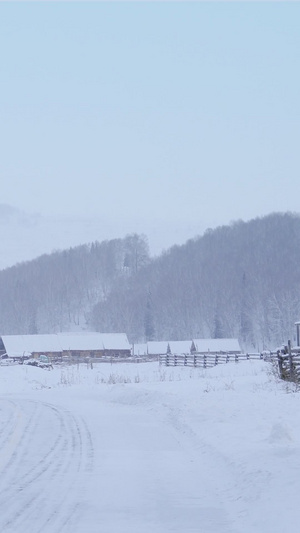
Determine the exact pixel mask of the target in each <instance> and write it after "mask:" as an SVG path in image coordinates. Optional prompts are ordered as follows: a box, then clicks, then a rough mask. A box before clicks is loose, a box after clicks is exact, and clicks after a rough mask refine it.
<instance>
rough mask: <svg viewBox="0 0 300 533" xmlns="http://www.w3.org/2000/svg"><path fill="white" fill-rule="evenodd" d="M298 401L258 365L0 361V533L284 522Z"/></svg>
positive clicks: (263, 529)
mask: <svg viewBox="0 0 300 533" xmlns="http://www.w3.org/2000/svg"><path fill="white" fill-rule="evenodd" d="M299 408H300V392H299V393H298V392H297V391H296V388H295V386H293V385H287V384H284V383H283V382H279V381H278V379H277V377H276V375H275V373H274V371H273V370H272V366H271V364H270V363H265V362H261V361H245V362H243V363H239V364H234V363H230V364H227V365H220V366H218V367H215V368H212V369H209V370H203V369H193V368H184V367H181V368H165V367H159V366H158V363H139V364H137V363H123V364H113V365H111V364H109V363H107V364H98V365H95V366H94V368H93V369H91V368H88V367H87V365H84V364H82V365H80V366H78V367H77V366H74V367H67V368H55V369H54V370H53V371H47V370H42V369H39V368H35V367H29V366H20V365H15V366H1V367H0V509H1V513H0V531H1V533H27V532H28V533H60V532H63V533H71V532H72V533H166V532H178V533H179V532H180V533H188V532H198V533H202V532H203V533H211V532H213V533H283V532H284V531H298V521H299V520H298V518H299V511H298V505H299V503H298V502H299V494H300V417H299V416H298V409H299Z"/></svg>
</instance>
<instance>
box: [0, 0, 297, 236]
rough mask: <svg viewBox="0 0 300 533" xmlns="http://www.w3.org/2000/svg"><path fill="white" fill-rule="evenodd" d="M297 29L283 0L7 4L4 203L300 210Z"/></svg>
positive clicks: (0, 23)
mask: <svg viewBox="0 0 300 533" xmlns="http://www.w3.org/2000/svg"><path fill="white" fill-rule="evenodd" d="M299 21H300V4H299V3H285V2H283V3H277V2H276V3H270V2H267V3H256V2H255V3H236V2H233V3H226V2H221V3H204V2H200V3H194V2H192V3H178V2H176V3H172V2H166V3H156V2H155V3H136V2H135V3H126V2H124V3H123V2H122V3H103V2H101V3H94V2H92V3H84V2H82V3H71V2H66V3H57V2H54V3H0V51H1V52H0V61H1V65H0V91H1V94H0V96H1V97H0V124H1V125H0V142H1V158H0V175H1V184H2V191H1V192H2V194H1V203H9V204H11V205H14V206H17V207H20V208H23V209H27V210H30V211H38V212H41V213H53V212H55V213H68V214H74V213H79V212H80V213H85V214H88V215H91V214H97V213H101V214H104V215H105V216H107V217H117V218H118V219H124V223H126V217H127V216H129V215H130V214H132V213H135V214H137V215H140V216H141V217H143V218H145V219H150V218H151V219H152V220H153V219H155V217H156V216H157V217H158V218H160V219H161V218H164V217H166V218H168V220H169V222H170V220H173V219H174V220H177V221H178V220H180V219H185V220H190V221H192V222H193V223H195V222H197V220H198V219H199V220H200V219H201V221H202V225H203V224H204V225H205V226H211V225H213V224H215V223H227V222H229V221H230V220H234V219H239V218H242V219H244V220H246V219H249V218H252V217H255V216H260V215H263V214H267V213H269V212H272V211H287V210H289V211H300V209H299V190H300V185H299V183H300V176H299V169H300V148H299V139H300V135H299V134H300V120H299V119H300V97H299V95H300V31H299ZM138 229H139V228H137V231H138Z"/></svg>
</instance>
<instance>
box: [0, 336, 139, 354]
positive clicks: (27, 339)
mask: <svg viewBox="0 0 300 533" xmlns="http://www.w3.org/2000/svg"><path fill="white" fill-rule="evenodd" d="M2 341H3V344H4V346H5V349H6V352H7V353H8V354H9V355H16V354H22V353H24V352H61V351H63V350H103V349H104V350H130V349H131V346H130V344H129V342H128V339H127V335H126V334H125V333H88V334H86V333H83V334H79V333H53V334H49V335H47V334H45V335H3V336H2Z"/></svg>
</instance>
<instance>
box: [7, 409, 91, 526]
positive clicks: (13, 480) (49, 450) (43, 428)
mask: <svg viewBox="0 0 300 533" xmlns="http://www.w3.org/2000/svg"><path fill="white" fill-rule="evenodd" d="M0 406H1V412H0V414H1V418H0V421H1V427H0V430H1V433H0V435H1V437H0V449H1V456H0V461H1V463H0V469H1V481H0V509H1V514H0V531H1V532H3V533H4V532H5V533H9V532H13V533H18V532H19V531H20V532H21V531H22V532H23V533H24V532H26V531H28V532H31V533H39V532H43V533H47V532H51V533H58V532H60V531H64V530H65V527H66V525H67V524H68V522H69V521H70V520H71V519H73V517H74V513H76V509H77V507H78V506H79V504H80V486H79V485H78V482H79V481H80V480H81V479H82V478H84V476H85V475H86V474H87V473H88V472H91V470H92V461H93V450H92V444H91V439H90V434H89V432H88V430H87V428H86V426H85V425H84V423H83V422H82V420H80V419H79V418H76V417H74V416H73V415H72V414H71V413H70V412H69V411H67V410H65V409H62V408H60V409H58V408H57V407H55V406H54V405H51V404H49V403H45V402H38V401H28V400H22V401H21V400H5V399H1V402H0Z"/></svg>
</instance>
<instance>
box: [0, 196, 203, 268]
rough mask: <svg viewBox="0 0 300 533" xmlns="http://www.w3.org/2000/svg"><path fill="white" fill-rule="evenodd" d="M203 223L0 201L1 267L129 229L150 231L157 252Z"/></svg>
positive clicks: (119, 234) (193, 232)
mask: <svg viewBox="0 0 300 533" xmlns="http://www.w3.org/2000/svg"><path fill="white" fill-rule="evenodd" d="M204 229H205V227H204V225H203V224H201V223H200V222H199V224H196V223H195V224H192V223H190V222H188V221H186V222H185V223H182V221H180V220H178V221H177V222H174V220H173V219H172V220H168V218H167V219H166V220H163V219H161V220H159V219H157V218H156V219H154V220H153V221H146V220H141V219H137V218H135V217H134V216H131V215H130V213H129V214H128V218H126V220H120V219H118V216H117V214H115V215H112V217H111V218H110V219H109V220H108V219H107V218H103V217H101V216H100V215H99V217H89V215H88V214H85V213H80V214H78V216H59V215H56V216H54V215H53V216H49V215H40V214H31V213H26V212H23V211H20V210H18V209H16V208H13V207H11V206H8V205H5V204H0V239H1V254H0V269H3V268H6V267H9V266H12V265H14V264H16V263H19V262H23V261H28V260H31V259H34V258H36V257H38V256H39V255H42V254H44V253H51V252H53V250H62V249H66V248H70V247H72V246H77V245H79V244H85V243H90V242H93V241H99V242H101V241H103V240H110V239H114V238H122V237H125V235H126V234H130V233H139V234H141V233H143V234H145V235H147V237H148V240H149V246H150V253H151V254H152V255H157V254H159V253H161V251H162V250H164V249H167V248H169V247H170V246H172V245H173V244H182V243H184V242H185V241H186V240H187V239H189V238H191V237H194V236H195V235H196V234H199V233H202V232H203V230H204Z"/></svg>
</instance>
